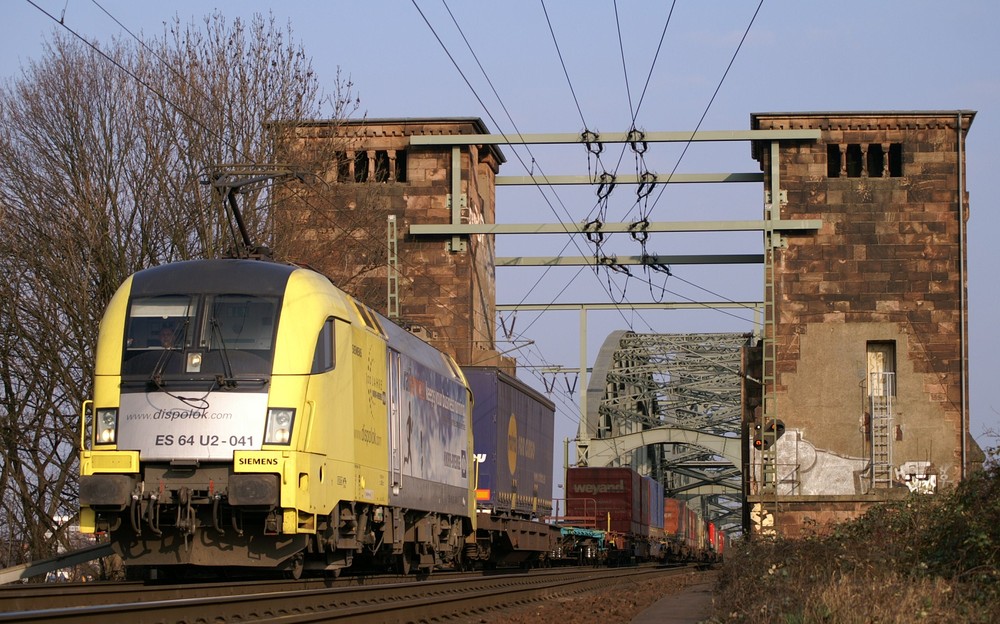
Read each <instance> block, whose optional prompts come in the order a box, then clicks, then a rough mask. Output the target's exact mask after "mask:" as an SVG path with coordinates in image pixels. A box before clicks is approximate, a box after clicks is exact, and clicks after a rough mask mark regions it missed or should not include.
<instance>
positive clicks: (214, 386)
mask: <svg viewBox="0 0 1000 624" xmlns="http://www.w3.org/2000/svg"><path fill="white" fill-rule="evenodd" d="M82 420H83V422H82V426H81V441H80V442H81V460H80V470H81V476H80V505H81V511H80V524H81V531H82V532H84V533H105V534H107V535H108V536H109V537H110V540H111V542H112V544H113V546H114V548H115V551H116V552H117V553H118V554H119V555H120V556H121V557H122V559H123V561H124V563H125V565H126V570H127V571H128V573H129V576H132V577H135V578H142V577H149V576H156V577H164V576H171V575H172V574H179V573H182V572H184V571H186V570H188V569H190V568H192V567H198V568H201V569H204V570H206V571H218V570H220V569H221V568H226V569H228V570H233V569H240V568H244V569H247V568H248V569H257V570H264V571H274V570H280V571H284V572H285V573H286V574H288V575H291V576H296V577H297V576H299V575H301V574H302V573H303V571H304V570H317V571H319V570H321V571H324V572H326V573H329V574H334V575H336V574H338V573H339V572H340V571H341V570H343V569H345V568H349V567H355V568H360V567H365V568H366V569H367V568H376V569H386V568H395V569H397V570H399V571H401V572H404V573H408V572H410V571H411V570H422V571H424V572H430V571H431V570H433V569H435V568H436V567H439V566H443V567H452V568H465V567H470V566H481V567H496V566H507V565H519V566H524V567H529V566H536V565H549V564H551V563H561V562H573V563H601V562H609V563H620V562H624V561H633V560H647V559H663V558H664V557H665V556H667V555H668V554H672V556H674V557H679V556H688V555H690V554H692V553H695V552H698V551H699V550H700V549H701V550H703V547H702V546H700V545H699V544H703V543H704V537H700V538H699V537H697V536H687V537H685V538H684V539H685V540H686V541H685V545H684V546H683V547H682V546H681V545H680V544H679V542H678V540H679V539H680V538H679V537H678V536H677V535H674V536H670V535H668V534H667V533H666V531H665V530H664V522H663V520H664V517H665V516H664V512H663V510H664V500H663V490H662V488H660V487H659V486H658V484H657V483H656V482H655V481H653V480H652V479H648V478H642V477H638V475H636V474H635V473H634V471H630V469H623V468H571V469H569V471H568V472H567V475H566V477H567V478H566V483H567V487H568V490H567V500H566V501H565V506H564V508H563V509H564V510H565V511H566V514H565V515H561V514H559V513H553V512H554V510H553V502H554V500H553V495H552V494H553V490H552V488H553V485H552V482H551V475H552V474H553V470H552V468H553V447H554V440H553V427H554V406H553V404H552V402H551V401H549V400H548V399H546V398H545V397H544V396H542V395H541V394H539V393H538V392H536V391H534V390H533V389H531V388H530V387H528V386H527V385H525V384H523V383H522V382H520V381H518V380H517V379H516V378H515V377H513V376H512V375H508V374H506V373H504V372H503V371H500V370H498V369H494V368H482V367H466V368H464V369H463V368H461V367H459V366H457V365H456V363H455V362H454V360H452V359H451V358H450V357H449V356H447V355H446V354H444V353H441V352H440V351H438V350H436V349H434V348H433V347H431V346H430V345H428V344H427V343H425V342H423V341H422V340H420V339H419V338H417V337H416V336H414V335H413V334H411V333H410V332H408V331H406V330H405V329H403V328H401V327H399V326H398V325H396V324H394V323H392V322H390V321H389V320H388V319H386V318H384V317H382V316H380V315H379V314H377V313H375V312H374V311H373V310H371V309H370V308H369V307H367V306H366V305H364V304H363V303H362V302H360V301H358V300H356V299H354V298H352V297H350V296H348V295H347V294H345V293H344V292H342V291H341V290H339V289H338V288H336V287H335V286H334V285H333V284H332V283H331V282H330V281H329V280H328V279H327V278H326V277H324V276H322V275H320V274H318V273H316V272H314V271H311V270H309V269H306V268H302V267H298V266H295V265H289V264H282V263H277V262H271V261H264V260H251V259H225V260H199V261H188V262H180V263H174V264H169V265H163V266H159V267H154V268H150V269H146V270H144V271H140V272H138V273H136V274H135V275H133V276H131V277H130V278H128V279H127V280H126V282H125V283H124V284H123V285H122V286H121V287H120V288H119V290H118V291H117V293H116V294H115V295H114V297H113V298H112V300H111V302H110V303H109V305H108V308H107V310H106V312H105V314H104V317H103V319H102V321H101V325H100V330H99V334H98V344H97V353H96V369H95V371H94V396H93V399H92V400H88V401H87V402H86V403H85V405H84V409H83V413H82ZM584 475H587V476H586V477H585V476H584ZM599 475H603V476H599ZM591 476H594V477H596V480H595V479H590V477H591ZM588 479H589V481H588ZM612 481H613V482H614V484H613V485H614V487H613V488H610V487H608V484H609V483H611V482H612ZM619 481H620V482H621V483H622V484H623V486H622V487H623V488H624V489H622V490H621V491H618V490H617V489H616V488H618V485H617V484H618V482H619ZM587 483H590V484H596V485H594V486H593V487H592V488H590V489H588V487H589V486H587V485H586V484H587ZM601 484H604V485H601ZM581 488H582V489H581ZM612 490H614V491H612ZM574 492H576V493H574ZM626 501H627V502H626ZM619 506H626V507H627V508H628V509H627V510H625V509H621V510H620V509H618V508H617V507H619ZM571 512H572V513H571ZM598 517H600V520H599V519H598ZM605 520H608V521H609V522H605ZM674 524H675V525H676V524H677V523H674ZM671 526H673V525H671ZM695 526H698V523H697V522H695V521H694V520H693V519H691V518H688V517H687V516H685V519H684V524H683V527H684V528H685V530H686V529H690V528H693V527H695ZM674 529H675V530H676V529H678V526H674ZM688 537H691V539H688ZM699 540H700V541H699ZM671 544H673V545H671Z"/></svg>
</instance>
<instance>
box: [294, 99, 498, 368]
mask: <svg viewBox="0 0 1000 624" xmlns="http://www.w3.org/2000/svg"><path fill="white" fill-rule="evenodd" d="M485 132H486V130H485V128H484V127H483V126H482V122H480V121H479V120H475V119H453V120H452V119H424V120H414V119H398V120H393V119H388V120H366V121H365V122H363V123H347V124H339V125H338V124H334V123H333V122H331V123H330V124H324V123H321V122H317V123H315V124H311V125H305V126H303V127H302V128H300V129H299V130H298V135H297V136H298V138H299V140H300V141H302V142H307V141H328V142H331V143H332V144H336V145H337V148H336V149H338V150H343V151H345V152H346V153H347V154H348V156H349V157H350V158H349V159H348V160H351V161H353V156H354V155H355V154H357V153H359V152H365V153H368V154H374V153H375V152H376V151H385V152H388V153H393V154H397V153H400V154H401V153H405V163H406V167H405V174H403V175H404V176H405V179H404V180H401V181H400V180H395V179H391V180H389V181H387V182H377V181H372V180H368V181H362V182H356V181H355V180H354V179H352V178H351V176H350V175H347V176H345V175H343V174H341V175H340V177H338V173H337V170H336V164H335V163H331V164H330V169H329V170H327V171H326V172H325V173H323V174H322V175H321V177H322V178H323V179H324V183H323V184H318V185H315V186H314V187H313V188H311V189H306V190H302V189H298V190H297V192H298V193H306V194H308V193H313V194H314V195H313V200H312V201H305V202H298V203H297V204H295V206H296V207H295V208H294V209H292V210H289V211H288V214H286V215H284V217H283V218H282V223H281V227H284V228H288V229H290V230H292V231H293V234H289V235H290V236H293V237H294V238H295V239H296V244H293V245H292V246H291V247H292V250H293V253H295V254H297V255H299V256H300V257H299V258H294V259H300V260H302V261H305V262H307V263H308V264H310V265H311V266H313V267H315V268H317V269H318V270H320V271H321V272H323V273H325V274H326V275H328V276H329V277H330V278H331V279H332V280H333V281H334V283H336V284H338V285H340V286H341V287H342V288H344V290H346V291H347V292H349V293H350V294H352V295H354V296H356V297H358V298H359V299H362V300H363V301H365V303H367V304H368V305H369V306H371V307H372V308H373V309H375V310H377V311H379V312H381V313H383V314H385V313H386V312H387V299H388V294H387V292H388V288H387V270H388V268H387V267H388V259H387V258H388V255H387V243H386V240H387V217H388V215H389V214H395V215H396V218H397V246H398V250H397V253H398V259H399V260H398V261H399V270H400V278H399V301H400V319H399V321H400V322H401V324H403V325H407V326H410V327H414V328H419V329H418V330H417V332H416V333H417V334H418V335H420V336H421V337H422V338H424V339H425V340H427V341H428V342H430V343H431V344H433V345H434V346H436V347H438V348H439V349H441V350H443V351H445V352H447V353H450V354H451V355H452V356H453V357H454V358H455V359H456V360H457V361H458V363H459V364H481V365H490V364H498V363H501V361H500V358H499V357H498V356H497V354H496V350H495V344H494V336H495V333H494V323H495V320H494V319H495V306H496V285H495V274H494V264H495V251H494V244H493V240H492V237H488V236H471V237H470V236H463V237H460V238H461V240H462V241H463V242H464V243H465V249H464V250H462V251H451V250H450V248H449V243H450V241H451V237H450V236H419V237H418V236H412V235H410V234H409V228H410V226H411V225H414V224H438V225H442V224H448V223H450V222H451V219H452V211H451V207H450V205H449V202H448V196H449V194H450V193H451V184H452V172H451V168H452V165H451V161H452V148H451V146H447V145H445V146H411V145H410V137H411V136H413V135H463V134H481V133H485ZM398 157H400V158H401V157H402V156H398ZM501 159H502V157H501V156H500V155H499V152H498V151H496V150H495V149H493V148H489V147H487V148H481V147H477V146H471V147H470V146H463V147H462V148H461V164H460V169H461V171H460V175H461V189H462V191H461V192H462V194H463V195H464V196H465V198H466V203H465V207H464V208H463V209H462V219H461V221H462V223H470V222H473V223H493V222H495V212H494V205H495V188H494V181H495V177H496V173H497V170H498V169H499V166H500V164H501ZM352 167H353V165H352ZM353 171H354V170H353V168H352V169H351V173H353ZM341 178H346V179H341ZM317 204H322V205H324V206H326V207H327V210H326V214H324V215H322V217H323V219H317V218H315V217H310V216H308V215H307V213H309V212H310V209H309V208H308V207H309V206H310V205H317ZM313 212H315V210H313ZM304 215H306V216H304ZM323 223H338V224H341V225H342V226H343V227H342V228H341V229H344V227H347V228H350V230H351V231H350V233H349V234H348V236H350V237H353V238H354V239H357V242H358V243H359V244H358V245H356V248H352V249H351V250H350V251H345V248H344V246H343V245H340V244H339V242H338V241H337V240H336V239H335V238H334V237H333V236H332V232H331V229H330V228H328V227H324V226H323ZM345 224H349V225H345ZM341 236H344V234H343V232H341ZM341 240H343V239H341ZM369 250H371V251H369ZM301 256H305V257H304V258H303V257H301ZM508 364H509V362H508Z"/></svg>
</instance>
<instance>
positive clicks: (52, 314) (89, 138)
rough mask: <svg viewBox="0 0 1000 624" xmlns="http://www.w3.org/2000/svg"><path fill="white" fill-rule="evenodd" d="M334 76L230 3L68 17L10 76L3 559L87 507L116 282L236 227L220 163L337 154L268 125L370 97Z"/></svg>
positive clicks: (251, 207)
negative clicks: (126, 32) (125, 20)
mask: <svg viewBox="0 0 1000 624" xmlns="http://www.w3.org/2000/svg"><path fill="white" fill-rule="evenodd" d="M332 91H333V92H332V94H330V95H325V94H324V93H323V90H322V89H321V87H320V84H319V80H318V78H317V76H316V75H315V74H314V72H313V70H312V67H311V63H310V61H309V58H308V57H307V56H306V54H305V52H304V51H303V50H302V49H301V47H300V46H298V45H296V44H295V43H294V41H293V39H292V36H291V30H290V27H287V26H286V27H279V26H278V25H277V24H275V21H274V19H273V18H269V17H263V16H258V17H255V18H253V19H252V20H249V21H248V22H243V21H240V20H236V21H233V22H232V23H227V21H226V20H225V19H224V18H223V17H222V16H220V15H213V16H210V17H208V18H206V19H205V20H204V22H200V23H194V22H193V23H190V24H182V23H181V22H180V21H179V20H175V21H174V22H173V23H170V24H168V25H167V26H166V27H165V28H164V31H163V33H162V35H161V36H158V37H156V38H150V39H148V40H141V41H140V40H139V39H118V40H115V41H112V42H111V43H109V44H107V45H101V46H98V45H96V44H92V43H89V42H85V41H81V40H78V39H76V38H74V37H72V36H70V35H65V34H60V33H59V32H55V33H54V34H53V35H52V37H51V38H50V41H49V44H48V47H47V49H46V50H45V53H44V55H43V56H42V57H41V58H40V59H38V60H37V61H34V62H32V63H30V64H29V65H27V66H26V67H24V68H22V72H21V74H20V75H19V76H18V77H17V78H16V79H14V80H13V81H12V82H11V83H9V84H7V85H5V86H4V88H3V89H2V90H0V265H2V266H3V267H4V269H3V271H0V292H2V293H3V295H2V297H0V388H2V396H0V403H2V413H0V419H2V421H3V422H2V423H0V466H2V472H0V496H2V498H0V566H3V565H12V564H16V563H20V562H22V561H24V560H29V559H37V558H40V557H45V556H48V555H51V554H53V552H54V551H55V550H56V549H57V548H59V547H64V548H65V547H68V545H69V543H70V541H69V538H68V536H67V531H68V529H67V527H66V526H63V525H60V524H59V523H58V522H56V521H55V520H54V518H58V517H60V516H66V515H69V516H74V515H75V513H76V511H77V502H76V499H77V489H76V473H77V470H78V466H77V453H78V450H79V444H80V442H79V441H80V434H79V427H80V417H79V412H80V406H81V403H82V401H83V400H84V399H85V398H86V397H88V396H90V392H91V387H92V379H91V374H92V371H93V364H94V350H95V343H96V337H97V328H98V324H99V322H100V318H101V314H102V311H103V309H104V306H105V305H106V303H107V302H108V300H109V299H110V297H111V296H112V294H113V293H114V292H115V290H116V289H117V288H118V286H119V285H120V284H121V283H122V282H123V280H124V279H125V278H126V277H127V276H128V275H129V274H131V273H132V272H134V271H136V270H139V269H142V268H145V267H147V266H150V265H155V264H161V263H165V262H171V261H175V260H181V259H188V258H196V257H217V256H219V255H221V254H223V253H224V251H225V249H226V248H228V247H229V246H230V245H231V243H232V241H231V240H230V238H229V234H228V229H227V226H226V223H227V222H226V219H225V217H224V212H223V209H222V206H221V203H220V202H218V195H217V194H213V193H212V192H210V189H209V188H207V187H206V186H205V185H204V184H203V182H204V181H205V173H206V171H207V170H208V168H211V167H216V168H218V167H219V166H220V165H225V164H227V163H239V164H244V165H246V164H251V165H258V166H262V167H263V166H271V165H273V163H275V162H276V159H278V158H279V157H280V158H281V159H285V160H284V166H287V167H289V168H291V169H294V170H299V171H309V170H316V169H317V168H321V167H322V166H323V163H324V162H328V161H329V159H330V158H332V156H330V155H329V154H317V153H313V152H305V151H301V150H299V151H294V150H293V151H289V150H284V151H283V152H280V151H279V150H278V146H279V145H280V141H276V137H275V136H274V135H273V132H272V131H271V130H269V128H273V127H274V125H273V122H275V121H276V120H282V121H285V122H288V123H294V121H295V120H304V119H310V118H318V117H320V116H326V117H329V118H333V119H341V118H347V117H348V116H349V115H351V114H353V113H354V112H356V109H357V104H358V102H357V99H356V98H354V97H353V96H352V94H351V85H350V82H349V81H344V80H342V79H341V78H340V76H339V75H338V76H337V79H336V83H335V85H334V89H333V90H332ZM279 138H280V137H279ZM334 148H335V146H334V145H330V147H329V149H331V150H332V149H334ZM288 159H293V160H294V159H297V160H294V161H290V160H288ZM270 197H271V196H270V194H269V193H268V191H267V189H263V190H257V191H255V192H254V193H250V194H247V195H246V196H244V197H243V201H242V205H243V208H244V216H245V219H246V222H247V224H248V227H249V229H250V230H251V232H252V233H253V235H254V236H255V237H257V240H258V241H260V242H262V243H265V244H267V243H269V242H270V241H271V240H272V239H273V238H275V231H277V230H281V228H282V225H281V224H280V223H276V222H275V221H274V216H275V215H277V214H280V213H281V211H280V210H278V207H276V206H274V205H273V202H272V200H271V199H270Z"/></svg>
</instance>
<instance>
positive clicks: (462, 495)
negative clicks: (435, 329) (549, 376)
mask: <svg viewBox="0 0 1000 624" xmlns="http://www.w3.org/2000/svg"><path fill="white" fill-rule="evenodd" d="M383 327H384V330H385V331H386V333H387V334H388V337H389V345H390V348H391V351H390V359H392V361H393V362H394V363H393V364H392V365H393V366H395V367H396V368H397V371H396V372H395V373H391V374H390V375H391V376H395V377H396V378H397V379H398V383H397V384H395V386H394V387H393V388H390V394H395V395H396V396H393V397H390V399H389V402H390V414H391V416H390V418H391V419H393V420H394V421H395V423H394V425H393V426H394V427H396V428H397V431H398V433H396V434H394V435H393V436H392V437H393V439H398V444H399V448H398V449H396V457H398V462H397V463H394V464H393V470H394V471H395V472H394V474H393V476H392V479H391V480H392V494H391V502H392V504H393V505H398V506H400V507H403V508H405V509H413V510H422V511H433V512H438V513H443V514H452V515H455V516H463V517H468V516H469V514H470V509H471V505H472V495H471V494H472V492H471V487H472V481H471V479H472V470H471V468H472V458H471V457H470V456H469V447H470V436H471V435H472V427H471V422H470V419H471V409H470V397H469V393H468V390H467V388H466V385H465V380H464V378H462V376H461V373H460V371H459V370H458V368H457V367H456V366H453V365H452V364H451V363H450V362H449V361H448V358H447V356H445V355H444V354H442V353H440V352H438V351H437V350H435V349H433V348H432V347H431V346H430V345H428V344H426V343H425V342H423V341H421V340H420V339H419V338H417V337H415V336H413V335H412V334H410V333H409V332H406V331H405V330H403V329H401V328H399V327H398V326H396V325H394V324H391V323H390V322H389V321H384V322H383ZM396 419H398V420H396ZM387 460H388V461H390V462H391V463H392V462H394V461H395V460H394V459H393V457H391V456H390V454H387Z"/></svg>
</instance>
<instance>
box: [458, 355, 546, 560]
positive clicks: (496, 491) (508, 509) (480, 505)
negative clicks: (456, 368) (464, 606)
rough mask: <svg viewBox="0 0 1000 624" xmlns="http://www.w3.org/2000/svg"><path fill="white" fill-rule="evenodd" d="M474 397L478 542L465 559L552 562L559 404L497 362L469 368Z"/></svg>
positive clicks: (467, 377)
mask: <svg viewBox="0 0 1000 624" xmlns="http://www.w3.org/2000/svg"><path fill="white" fill-rule="evenodd" d="M462 370H463V373H464V374H465V377H466V380H467V381H468V383H469V387H470V388H471V390H472V394H473V397H474V398H475V400H474V404H473V410H472V428H473V438H474V448H475V458H476V460H477V461H476V467H477V475H476V511H477V513H476V516H477V529H476V541H475V544H469V545H468V546H467V547H466V555H465V556H466V561H467V562H483V563H486V564H488V565H498V566H505V565H507V566H509V565H520V566H524V567H527V566H532V565H544V564H546V563H547V560H548V557H549V555H550V553H552V552H553V550H554V549H555V544H556V540H557V539H558V536H559V531H558V529H557V528H555V527H553V526H551V525H549V524H548V523H546V522H545V519H546V518H548V517H550V516H551V515H552V466H553V447H554V441H555V440H554V430H555V405H554V404H553V403H552V401H550V400H548V399H547V398H545V396H543V395H542V394H540V393H539V392H537V391H536V390H534V389H533V388H531V387H530V386H528V385H527V384H525V383H524V382H522V381H520V380H519V379H517V378H516V377H513V376H511V375H508V374H506V373H504V372H503V371H501V370H499V369H496V368H485V367H475V366H467V367H463V369H462Z"/></svg>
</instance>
